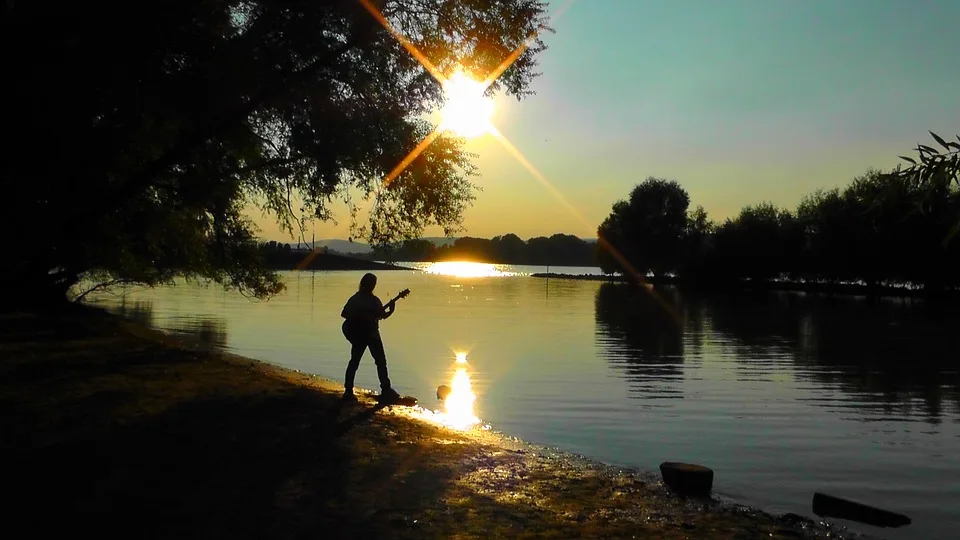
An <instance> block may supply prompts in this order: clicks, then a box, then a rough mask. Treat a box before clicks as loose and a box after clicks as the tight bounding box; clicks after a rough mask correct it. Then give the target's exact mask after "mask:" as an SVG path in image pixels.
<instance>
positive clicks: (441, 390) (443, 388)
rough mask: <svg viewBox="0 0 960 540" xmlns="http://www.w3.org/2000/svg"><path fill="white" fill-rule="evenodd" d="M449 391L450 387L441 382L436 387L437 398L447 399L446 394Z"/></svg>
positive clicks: (448, 393) (447, 394)
mask: <svg viewBox="0 0 960 540" xmlns="http://www.w3.org/2000/svg"><path fill="white" fill-rule="evenodd" d="M451 391H452V389H451V388H450V387H449V386H447V385H445V384H441V385H440V386H438V387H437V399H439V400H440V401H443V400H445V399H447V396H449V395H450V392H451Z"/></svg>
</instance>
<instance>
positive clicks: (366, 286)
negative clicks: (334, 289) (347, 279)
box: [357, 272, 377, 292]
mask: <svg viewBox="0 0 960 540" xmlns="http://www.w3.org/2000/svg"><path fill="white" fill-rule="evenodd" d="M376 286H377V276H375V275H373V274H371V273H369V272H367V273H366V274H364V275H363V277H362V278H360V287H359V288H358V289H357V290H358V291H366V292H373V288H374V287H376Z"/></svg>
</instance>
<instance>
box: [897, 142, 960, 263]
mask: <svg viewBox="0 0 960 540" xmlns="http://www.w3.org/2000/svg"><path fill="white" fill-rule="evenodd" d="M929 133H930V136H931V137H933V139H934V140H935V141H936V142H937V144H938V145H940V147H942V148H943V149H944V150H943V152H941V151H940V150H938V149H937V148H934V147H932V146H927V145H924V144H918V145H917V154H918V156H919V158H920V161H917V160H916V159H914V158H912V157H908V156H900V159H902V160H904V161H906V162H908V163H910V166H908V167H906V168H899V167H898V168H897V169H896V170H894V171H892V172H890V173H888V175H889V176H891V177H893V178H895V179H898V180H900V181H904V182H908V183H911V184H913V185H915V186H916V187H918V188H919V192H918V195H917V196H916V197H915V198H914V204H915V206H916V208H917V210H918V211H921V212H922V211H924V210H925V209H927V205H928V204H929V203H930V202H931V201H936V200H942V199H943V196H944V193H946V192H949V191H950V190H951V189H953V190H956V189H957V188H960V135H956V139H957V142H953V141H947V140H945V139H944V138H942V137H940V136H939V135H937V134H936V133H934V132H932V131H931V132H929ZM958 232H960V216H958V217H956V220H955V223H954V224H953V226H952V227H951V228H950V231H949V232H948V234H947V235H946V236H945V237H944V238H943V242H944V244H946V243H948V242H950V241H951V240H952V239H953V237H954V236H956V235H957V233H958Z"/></svg>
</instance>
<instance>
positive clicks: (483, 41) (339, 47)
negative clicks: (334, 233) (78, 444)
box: [0, 0, 545, 297]
mask: <svg viewBox="0 0 960 540" xmlns="http://www.w3.org/2000/svg"><path fill="white" fill-rule="evenodd" d="M373 3H374V4H376V5H377V6H378V7H379V8H380V10H381V12H382V13H383V14H384V16H385V17H386V19H387V20H388V21H389V22H390V23H391V24H392V25H393V27H394V28H395V29H397V30H398V31H399V32H401V33H402V34H403V35H405V36H406V37H407V38H408V39H409V40H410V41H412V42H413V43H415V44H416V45H417V46H418V47H419V48H420V50H422V51H423V52H424V53H425V55H426V56H427V57H428V58H429V59H430V60H431V61H432V62H433V63H434V64H435V65H436V66H437V67H438V68H439V69H440V70H441V71H443V72H444V73H451V72H452V71H453V70H454V69H455V68H456V67H457V66H458V65H463V66H465V67H466V68H467V70H468V71H472V72H474V73H476V74H477V75H478V76H480V77H482V76H484V75H486V74H487V73H488V72H490V71H492V70H493V69H494V68H495V67H496V66H497V65H498V64H500V62H501V61H502V60H503V59H504V58H506V57H507V56H508V54H509V52H510V51H512V50H514V49H515V48H516V47H517V46H519V45H520V44H521V43H524V42H525V41H526V40H528V38H530V37H531V36H533V35H535V34H536V32H538V31H540V30H543V29H544V23H545V5H544V4H543V3H541V2H540V1H538V0H499V1H497V2H489V1H487V0H466V1H459V2H447V1H443V0H416V1H415V0H380V1H375V2H373ZM2 39H3V49H4V52H3V58H4V62H5V67H6V74H7V77H6V78H5V81H6V82H5V89H6V90H7V99H8V102H9V103H11V104H12V105H13V106H12V107H10V109H9V113H8V115H7V118H6V125H7V126H8V130H9V131H10V132H11V135H12V136H11V137H10V138H8V143H7V148H6V149H5V150H6V152H7V153H8V155H10V156H15V159H7V160H4V161H3V164H2V165H0V171H2V178H3V184H4V186H5V187H6V188H7V189H8V190H12V193H11V195H12V200H13V201H15V204H13V205H10V208H9V209H8V211H7V212H5V213H4V214H3V217H2V218H0V219H2V220H3V221H2V225H3V226H4V230H7V231H11V230H13V231H18V232H19V231H22V232H21V234H20V236H21V237H23V236H29V237H31V238H34V239H35V240H36V241H35V242H34V243H33V244H32V249H29V250H27V251H26V252H24V253H23V255H22V256H18V257H17V258H15V259H14V260H5V261H4V262H3V263H2V264H0V277H2V279H3V280H4V282H6V283H16V284H17V285H16V288H18V289H24V288H26V289H32V290H34V292H33V293H32V294H40V293H41V292H42V290H48V291H50V294H51V296H53V297H56V296H62V292H63V290H64V289H65V288H66V287H68V286H70V285H71V284H72V283H74V282H75V281H76V280H77V278H78V276H80V275H82V274H83V273H85V272H89V271H91V270H98V271H103V272H107V273H108V274H110V275H113V276H115V277H117V278H119V279H123V280H133V281H138V282H143V283H148V284H152V283H158V282H163V281H166V280H169V279H170V278H171V277H172V276H175V275H187V276H195V277H205V278H211V279H213V280H215V281H217V282H220V283H223V284H225V285H227V286H231V287H235V288H239V289H241V290H243V291H249V292H250V293H252V294H254V295H256V296H268V295H270V294H271V293H273V292H276V291H277V290H278V289H279V286H280V284H279V282H278V280H277V277H276V276H275V275H274V274H272V273H271V272H268V271H266V270H265V269H264V267H263V265H262V264H260V257H259V255H258V250H257V249H256V242H255V230H254V228H253V225H252V223H250V222H249V221H248V220H246V219H245V218H244V217H243V216H244V208H245V207H246V205H248V204H255V205H259V207H260V208H262V209H263V210H264V211H265V212H266V213H267V214H269V215H271V216H273V217H275V218H276V219H277V220H278V221H279V222H280V223H281V225H282V226H283V227H285V228H286V229H287V230H289V231H291V232H293V231H295V230H296V229H297V226H298V222H297V220H298V218H300V217H301V216H315V217H317V218H320V219H331V218H332V217H333V216H332V214H331V206H332V203H333V202H334V201H336V200H346V201H348V202H350V203H351V204H354V205H355V204H356V203H357V201H356V200H355V198H354V197H355V195H356V194H359V196H361V197H366V198H371V199H373V201H374V204H373V205H372V208H373V210H372V212H371V215H370V216H369V217H368V219H369V223H368V227H365V228H364V227H360V228H361V229H362V230H361V231H360V232H362V233H363V234H364V235H365V236H366V237H367V239H368V240H370V241H372V242H375V243H382V242H387V241H391V240H394V239H397V238H412V237H415V236H417V235H418V234H419V233H420V232H422V230H423V229H424V228H425V227H426V226H429V225H432V224H433V225H439V226H440V227H442V228H443V229H445V230H446V231H450V232H452V231H455V230H458V229H459V227H460V225H461V217H462V213H463V210H464V209H465V207H466V206H467V205H469V204H470V203H471V201H472V200H473V189H474V187H473V185H472V183H471V181H470V176H471V175H472V174H473V173H474V171H473V166H472V164H471V156H470V155H469V154H467V153H465V152H464V151H463V147H462V141H461V140H459V139H456V138H452V137H441V138H439V139H437V140H436V141H435V142H434V143H433V144H432V145H430V146H429V147H428V148H427V149H426V150H425V151H424V152H423V153H422V154H421V155H420V156H419V157H418V158H417V159H415V160H413V162H412V163H410V165H409V166H408V167H407V168H406V169H405V170H404V172H403V173H402V174H401V175H400V176H399V177H397V179H396V181H394V182H392V183H391V184H389V186H387V187H386V188H384V187H382V185H381V182H380V181H381V179H383V177H384V176H385V175H386V174H387V173H388V172H389V171H390V170H391V169H392V168H393V167H394V166H395V165H396V164H398V163H399V162H400V161H401V159H402V158H403V157H405V156H406V155H407V154H408V153H409V152H410V151H411V150H412V149H413V148H414V147H415V146H416V145H417V143H418V142H419V141H420V140H421V139H423V138H424V137H425V136H426V135H427V134H428V133H429V132H430V131H431V130H432V126H430V125H429V124H427V123H426V122H425V121H424V120H423V117H424V114H425V113H427V112H428V111H430V110H432V109H433V108H434V107H436V106H438V105H439V104H440V102H441V101H442V95H441V88H440V86H439V85H438V84H437V82H436V81H435V80H434V79H433V78H432V77H431V76H430V75H429V73H428V72H427V71H426V70H425V69H424V68H423V67H422V66H421V65H420V64H419V63H418V61H417V60H416V59H414V58H413V57H412V56H411V54H409V53H408V51H407V50H405V49H404V47H403V46H402V45H401V44H400V43H399V41H398V40H397V39H395V37H394V36H393V35H391V34H390V33H389V32H388V31H386V30H385V29H384V28H383V26H381V24H380V23H379V22H378V21H377V20H375V19H374V17H372V16H371V15H370V14H369V13H368V12H367V11H366V10H365V9H364V8H363V6H362V5H361V3H360V2H358V1H356V0H328V1H315V0H311V1H303V0H285V1H270V0H190V1H187V0H172V1H169V2H163V3H162V4H155V5H154V4H149V3H148V4H143V3H137V2H132V3H131V2H119V1H107V2H96V3H92V4H91V3H82V2H81V3H77V2H63V1H47V2H24V1H13V2H7V3H6V7H5V22H4V32H3V38H2ZM529 44H530V46H529V47H528V48H527V49H526V50H525V51H524V52H523V54H521V55H520V57H519V58H518V59H517V60H516V61H515V62H514V63H513V64H512V65H511V66H510V68H509V69H507V70H506V72H504V73H503V75H502V76H501V77H500V78H499V79H498V80H497V81H496V82H495V83H494V84H493V85H492V86H491V88H490V91H491V92H496V91H503V92H506V93H507V94H511V95H514V96H517V97H518V98H519V97H521V96H523V95H525V94H528V93H530V87H529V84H530V81H531V79H532V78H533V77H534V76H535V75H536V73H535V68H536V60H535V57H536V55H537V54H538V53H539V52H540V51H542V50H543V49H544V45H543V43H542V42H540V41H539V40H538V39H533V40H532V41H530V42H529ZM359 221H361V222H362V221H364V220H363V219H360V220H359ZM24 233H26V234H24Z"/></svg>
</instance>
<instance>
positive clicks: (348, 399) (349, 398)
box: [340, 392, 357, 403]
mask: <svg viewBox="0 0 960 540" xmlns="http://www.w3.org/2000/svg"><path fill="white" fill-rule="evenodd" d="M340 401H343V402H344V403H356V402H357V396H356V395H354V393H353V392H344V393H343V397H342V398H340Z"/></svg>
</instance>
